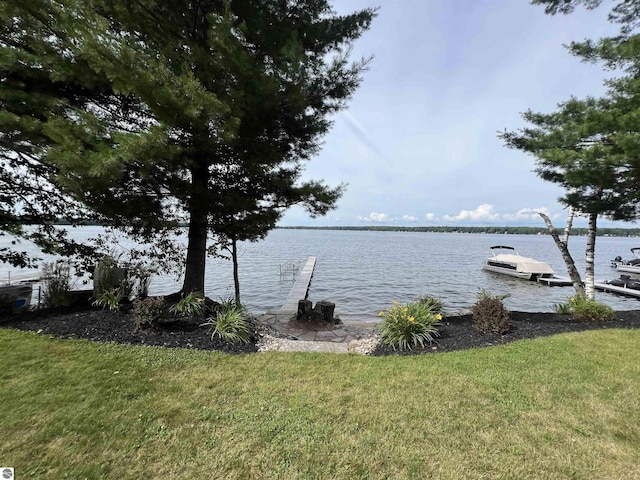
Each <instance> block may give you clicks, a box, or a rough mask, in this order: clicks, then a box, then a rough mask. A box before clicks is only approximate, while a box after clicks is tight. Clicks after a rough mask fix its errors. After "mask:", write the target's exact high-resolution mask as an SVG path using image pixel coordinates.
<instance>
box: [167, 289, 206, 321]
mask: <svg viewBox="0 0 640 480" xmlns="http://www.w3.org/2000/svg"><path fill="white" fill-rule="evenodd" d="M169 311H170V312H171V313H172V314H174V315H180V316H181V317H196V316H198V317H199V316H202V314H203V312H204V297H203V296H202V295H201V294H200V293H198V292H191V293H190V294H189V295H187V296H185V297H183V298H182V299H180V301H179V302H178V303H176V304H175V305H172V306H171V308H170V309H169Z"/></svg>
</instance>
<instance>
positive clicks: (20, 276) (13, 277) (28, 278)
mask: <svg viewBox="0 0 640 480" xmlns="http://www.w3.org/2000/svg"><path fill="white" fill-rule="evenodd" d="M41 276H42V273H41V272H39V271H38V270H31V271H24V270H21V271H20V273H13V272H11V271H9V272H4V273H3V274H2V275H0V284H4V285H12V284H14V283H37V282H39V281H40V280H41Z"/></svg>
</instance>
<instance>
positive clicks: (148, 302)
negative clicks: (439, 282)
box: [133, 297, 167, 330]
mask: <svg viewBox="0 0 640 480" xmlns="http://www.w3.org/2000/svg"><path fill="white" fill-rule="evenodd" d="M166 309H167V303H166V302H165V299H164V297H146V298H144V299H142V300H135V301H134V302H133V322H134V324H135V326H136V329H138V330H140V329H143V328H155V327H156V326H157V325H158V321H159V320H160V319H161V318H162V317H163V316H164V315H165V313H166Z"/></svg>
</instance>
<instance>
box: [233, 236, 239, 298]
mask: <svg viewBox="0 0 640 480" xmlns="http://www.w3.org/2000/svg"><path fill="white" fill-rule="evenodd" d="M231 260H232V261H233V288H234V290H235V293H236V306H238V307H239V306H240V277H239V276H238V248H237V244H236V240H235V238H234V239H233V240H231Z"/></svg>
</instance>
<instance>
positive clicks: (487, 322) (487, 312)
mask: <svg viewBox="0 0 640 480" xmlns="http://www.w3.org/2000/svg"><path fill="white" fill-rule="evenodd" d="M508 296H509V295H493V294H491V292H489V291H487V290H485V289H480V291H479V292H478V293H477V294H476V298H477V299H478V300H477V301H476V303H474V304H473V305H472V306H471V313H472V314H473V325H474V327H476V328H477V329H478V330H480V331H481V332H484V333H487V332H495V333H499V334H503V333H505V332H507V331H508V330H509V326H510V318H509V310H507V309H506V307H505V306H504V303H503V302H502V300H504V299H505V298H507V297H508Z"/></svg>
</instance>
